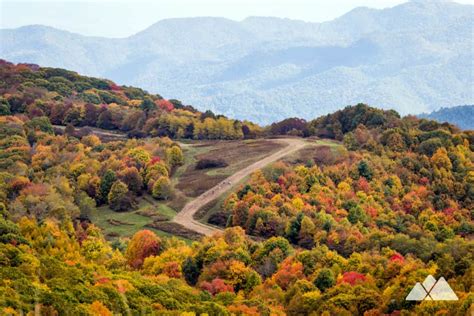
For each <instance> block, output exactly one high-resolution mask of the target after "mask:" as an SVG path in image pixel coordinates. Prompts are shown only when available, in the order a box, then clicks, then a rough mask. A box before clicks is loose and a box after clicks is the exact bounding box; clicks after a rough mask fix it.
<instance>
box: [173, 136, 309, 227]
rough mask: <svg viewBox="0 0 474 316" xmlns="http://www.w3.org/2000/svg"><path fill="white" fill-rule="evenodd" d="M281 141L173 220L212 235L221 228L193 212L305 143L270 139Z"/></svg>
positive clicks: (205, 193)
mask: <svg viewBox="0 0 474 316" xmlns="http://www.w3.org/2000/svg"><path fill="white" fill-rule="evenodd" d="M272 140H276V141H279V142H282V143H286V144H287V145H286V147H284V148H283V149H280V150H279V151H277V152H275V153H273V154H271V155H270V156H267V157H265V158H263V159H261V160H259V161H257V162H255V163H253V164H251V165H250V166H247V167H245V168H244V169H241V170H239V171H237V172H236V173H234V174H233V175H231V176H230V177H228V178H226V179H225V180H223V181H221V182H220V183H219V184H217V185H216V186H214V187H213V188H211V189H209V190H207V191H206V192H204V193H203V194H201V195H200V196H198V197H197V198H195V199H194V200H192V201H190V202H188V203H187V204H186V205H185V206H184V208H183V209H182V210H181V212H179V213H178V214H177V215H176V216H175V217H174V218H173V220H172V221H173V222H175V223H178V224H181V225H183V226H184V227H186V228H188V229H191V230H193V231H195V232H198V233H200V234H203V235H205V236H209V235H212V234H213V233H215V232H218V231H221V229H219V228H217V227H214V226H210V225H206V224H203V223H200V222H198V221H197V220H195V219H194V218H193V216H194V214H195V213H196V212H197V211H198V210H199V209H201V208H202V207H203V206H204V205H206V204H207V203H209V202H211V201H213V200H215V199H216V198H218V197H219V196H220V195H222V194H224V193H225V192H226V191H228V190H229V189H230V188H231V187H232V186H234V185H235V184H236V183H238V182H239V181H241V180H242V179H244V178H245V177H246V176H248V175H249V174H251V173H253V172H254V171H257V170H259V169H262V168H263V167H265V166H266V165H268V164H270V163H272V162H274V161H276V160H279V159H280V158H282V157H284V156H287V155H289V154H291V153H294V152H295V151H297V150H299V149H301V148H303V147H304V146H305V145H306V142H305V141H304V140H302V139H297V138H281V139H272Z"/></svg>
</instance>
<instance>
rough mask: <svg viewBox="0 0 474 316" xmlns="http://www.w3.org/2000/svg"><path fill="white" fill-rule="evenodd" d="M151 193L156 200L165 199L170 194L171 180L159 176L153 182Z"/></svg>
mask: <svg viewBox="0 0 474 316" xmlns="http://www.w3.org/2000/svg"><path fill="white" fill-rule="evenodd" d="M152 195H153V197H154V198H155V199H157V200H167V199H168V198H169V197H170V196H171V182H170V180H169V179H168V178H167V177H160V178H158V180H156V181H155V183H154V184H153V190H152Z"/></svg>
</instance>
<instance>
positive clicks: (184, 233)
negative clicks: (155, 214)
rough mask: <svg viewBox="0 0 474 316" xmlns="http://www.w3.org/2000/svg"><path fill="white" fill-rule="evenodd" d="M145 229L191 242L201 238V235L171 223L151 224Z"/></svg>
mask: <svg viewBox="0 0 474 316" xmlns="http://www.w3.org/2000/svg"><path fill="white" fill-rule="evenodd" d="M147 227H151V228H155V229H158V230H160V231H164V232H166V233H169V234H172V235H176V236H180V237H183V238H186V239H191V240H199V239H201V238H202V237H203V235H201V234H199V233H197V232H195V231H192V230H190V229H187V228H186V227H184V226H182V225H180V224H177V223H173V222H153V223H151V224H148V225H147Z"/></svg>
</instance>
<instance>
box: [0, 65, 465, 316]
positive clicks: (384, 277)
mask: <svg viewBox="0 0 474 316" xmlns="http://www.w3.org/2000/svg"><path fill="white" fill-rule="evenodd" d="M285 138H297V139H301V140H302V141H304V142H305V144H306V145H305V147H304V148H302V149H301V150H298V151H296V152H295V153H292V154H291V155H289V156H288V157H284V158H282V159H279V160H278V161H275V162H272V163H270V164H268V165H266V166H264V167H263V168H260V169H258V170H256V171H255V172H252V173H251V174H250V175H249V176H246V177H243V180H242V181H240V182H239V183H230V182H226V181H227V180H226V179H227V177H228V176H230V175H232V174H235V173H237V172H238V171H239V170H241V169H244V168H245V167H247V166H248V165H251V164H253V163H255V162H257V161H259V160H261V159H263V158H264V157H266V155H269V154H270V153H274V152H277V151H278V150H281V146H282V145H281V144H278V143H277V141H274V140H277V139H285ZM227 150H228V151H229V152H232V155H231V156H232V157H230V155H227V156H226V155H225V153H226V151H227ZM243 159H249V160H248V161H245V162H244V163H242V161H241V160H243ZM252 159H253V160H252ZM239 160H240V162H239ZM189 179H193V180H192V181H191V180H189ZM221 181H224V183H226V184H227V185H229V188H228V190H227V191H226V193H225V194H224V195H222V196H220V197H219V198H218V199H215V200H214V201H212V203H211V204H208V205H206V207H205V208H203V209H201V210H199V212H198V213H199V214H196V216H195V221H197V222H199V223H200V225H206V227H212V229H214V230H215V231H216V232H215V233H213V234H211V235H208V236H205V235H202V234H199V233H197V232H194V231H192V229H190V228H188V227H186V225H181V226H180V225H178V224H176V223H175V222H173V217H174V216H176V214H177V213H179V212H180V211H181V210H182V209H183V207H184V206H185V205H186V204H187V203H189V202H190V201H193V200H194V199H195V198H198V197H199V196H200V195H201V194H203V193H204V192H205V191H207V190H210V191H209V192H212V190H213V188H214V187H217V186H219V185H221V184H220V183H222V182H221ZM473 237H474V131H472V130H461V129H460V128H458V127H456V126H454V125H451V124H448V123H438V122H435V121H432V120H428V119H419V118H416V117H414V116H405V117H402V116H401V115H399V114H398V113H397V112H396V111H393V110H382V109H378V108H375V107H371V106H369V105H365V104H357V105H353V106H347V107H345V108H344V109H342V110H339V111H337V112H334V113H332V114H328V115H326V116H322V117H319V118H315V119H314V120H311V121H306V120H303V119H298V118H288V119H285V120H283V121H280V122H275V123H273V124H271V125H269V126H259V125H258V124H255V123H252V122H249V121H240V120H234V119H232V118H228V117H226V116H223V115H219V114H215V113H213V112H212V111H205V112H201V111H198V110H197V109H196V108H194V107H193V106H191V105H185V104H183V103H182V102H181V101H179V100H175V99H170V100H168V99H164V98H163V97H162V96H160V95H157V94H150V93H148V92H146V91H144V90H142V89H140V88H136V87H129V86H120V85H117V84H115V83H114V82H112V81H109V80H106V79H98V78H92V77H86V76H81V75H79V74H77V73H75V72H72V71H67V70H64V69H57V68H43V67H40V66H38V65H33V64H13V63H10V62H8V61H4V60H1V61H0V314H2V315H183V316H188V315H189V316H191V315H267V316H270V315H338V316H339V315H367V316H371V315H393V316H396V315H459V316H464V315H472V313H474V239H473ZM428 275H433V276H434V277H435V278H440V277H444V278H445V279H446V280H447V281H448V283H449V285H450V286H451V287H452V289H453V290H454V292H455V293H456V295H457V297H458V298H459V300H457V301H422V302H415V301H407V300H405V298H406V296H407V295H408V293H409V292H410V290H411V289H412V287H413V286H414V285H415V284H416V283H417V282H422V281H423V280H424V279H425V277H427V276H428Z"/></svg>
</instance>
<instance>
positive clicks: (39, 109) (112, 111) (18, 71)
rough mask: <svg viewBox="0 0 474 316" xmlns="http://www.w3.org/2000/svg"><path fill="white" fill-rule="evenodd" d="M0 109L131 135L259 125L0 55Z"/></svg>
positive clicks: (251, 129) (202, 133) (237, 134)
mask: <svg viewBox="0 0 474 316" xmlns="http://www.w3.org/2000/svg"><path fill="white" fill-rule="evenodd" d="M0 93H1V95H2V99H1V100H0V113H1V114H3V115H9V114H18V113H24V114H27V115H28V116H29V117H40V116H46V117H48V118H49V120H50V121H51V123H52V124H60V125H69V124H70V125H72V126H75V127H80V126H89V127H99V128H102V129H107V130H119V131H123V132H127V133H128V135H129V136H132V137H145V136H158V137H163V136H168V137H172V138H191V139H240V138H244V137H246V138H250V137H255V136H256V134H257V133H259V128H258V126H257V125H255V124H252V123H250V122H240V121H237V120H230V119H227V118H226V117H224V116H222V115H214V113H212V112H211V111H207V112H205V113H201V112H199V111H197V110H196V109H194V108H193V107H192V106H187V105H183V104H181V102H180V101H178V100H165V99H163V98H162V97H161V96H160V95H153V94H149V93H147V92H146V91H143V90H142V89H139V88H134V87H127V86H117V85H116V84H115V83H113V82H112V81H109V80H104V79H98V78H92V77H85V76H80V75H78V74H77V73H75V72H72V71H67V70H64V69H58V68H42V67H39V66H37V65H30V64H18V65H15V64H12V63H9V62H6V61H2V60H0Z"/></svg>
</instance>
